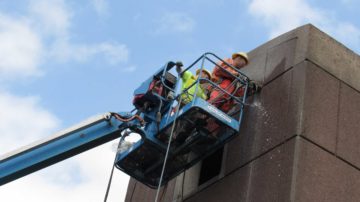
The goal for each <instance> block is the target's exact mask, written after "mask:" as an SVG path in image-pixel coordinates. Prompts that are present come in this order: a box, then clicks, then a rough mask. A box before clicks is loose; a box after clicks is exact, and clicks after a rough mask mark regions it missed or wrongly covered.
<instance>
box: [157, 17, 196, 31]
mask: <svg viewBox="0 0 360 202" xmlns="http://www.w3.org/2000/svg"><path fill="white" fill-rule="evenodd" d="M157 23H158V28H157V30H156V31H155V33H156V34H163V33H171V32H180V33H186V32H191V31H193V29H194V28H195V24H196V23H195V21H194V19H192V18H191V17H190V16H188V15H187V14H185V13H176V12H173V13H166V14H164V15H163V16H162V17H161V19H160V20H159V21H158V22H157Z"/></svg>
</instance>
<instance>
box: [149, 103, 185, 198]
mask: <svg viewBox="0 0 360 202" xmlns="http://www.w3.org/2000/svg"><path fill="white" fill-rule="evenodd" d="M179 103H181V96H180V99H179ZM179 108H180V104H178V105H177V107H176V113H175V119H174V122H173V124H172V128H171V133H170V137H169V143H168V145H167V148H166V153H165V159H164V164H163V167H162V170H161V175H160V180H159V185H158V188H157V190H156V197H155V202H158V197H159V193H160V188H161V182H162V180H163V177H164V172H165V167H166V162H167V158H168V156H169V151H170V145H171V140H172V136H173V134H174V129H175V125H176V119H177V117H178V115H179Z"/></svg>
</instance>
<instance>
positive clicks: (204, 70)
mask: <svg viewBox="0 0 360 202" xmlns="http://www.w3.org/2000/svg"><path fill="white" fill-rule="evenodd" d="M200 70H202V71H203V72H204V73H205V74H207V75H208V76H209V80H211V73H210V72H209V71H208V70H206V69H197V70H196V75H199V73H200Z"/></svg>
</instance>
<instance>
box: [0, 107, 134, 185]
mask: <svg viewBox="0 0 360 202" xmlns="http://www.w3.org/2000/svg"><path fill="white" fill-rule="evenodd" d="M133 117H134V116H132V115H131V114H130V113H119V114H117V113H107V114H105V115H101V116H97V117H94V118H92V119H90V120H87V121H86V122H84V123H81V124H79V125H77V126H74V127H72V128H69V129H67V130H65V131H63V132H60V133H58V134H56V135H54V136H52V137H50V138H47V139H46V140H42V141H39V142H36V143H33V144H32V145H28V146H26V147H24V148H21V149H19V150H17V151H14V152H11V153H9V154H6V155H4V156H1V157H0V185H3V184H6V183H8V182H11V181H13V180H16V179H18V178H20V177H23V176H25V175H28V174H30V173H33V172H35V171H37V170H40V169H42V168H45V167H47V166H50V165H52V164H55V163H57V162H59V161H62V160H64V159H67V158H69V157H72V156H74V155H77V154H79V153H81V152H84V151H86V150H89V149H91V148H94V147H96V146H99V145H101V144H104V143H106V142H109V141H111V140H114V139H116V138H118V137H120V136H121V131H123V130H124V129H126V128H131V127H134V126H140V125H141V120H140V118H138V119H137V118H133Z"/></svg>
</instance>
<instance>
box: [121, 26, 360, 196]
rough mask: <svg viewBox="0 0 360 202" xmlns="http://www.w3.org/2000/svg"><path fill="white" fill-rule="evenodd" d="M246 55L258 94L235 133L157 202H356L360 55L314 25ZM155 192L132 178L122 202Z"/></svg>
mask: <svg viewBox="0 0 360 202" xmlns="http://www.w3.org/2000/svg"><path fill="white" fill-rule="evenodd" d="M249 56H250V65H249V66H248V67H246V68H245V69H244V71H245V72H246V73H247V74H248V75H249V76H250V78H253V79H254V80H256V81H259V82H260V83H262V84H263V90H262V91H261V93H260V94H258V95H256V96H254V97H251V98H249V103H253V104H252V106H248V107H247V108H246V113H245V117H244V122H243V125H242V127H241V130H240V134H239V135H238V136H237V137H236V138H235V139H233V140H232V141H231V142H229V143H228V144H227V145H225V147H224V148H223V149H222V150H219V151H217V152H216V153H215V154H214V155H212V156H210V157H208V158H207V159H206V160H204V161H203V162H200V163H199V164H197V165H195V166H194V167H192V168H191V169H189V170H187V171H186V172H185V173H184V174H181V175H179V176H178V177H177V178H175V179H174V180H172V181H170V182H169V183H168V185H167V186H165V187H164V188H163V189H162V190H161V192H160V198H161V201H186V202H200V201H206V202H218V201H222V202H232V201H256V202H257V201H267V202H268V201H306V202H308V201H360V146H359V145H360V132H359V131H360V57H359V56H358V55H357V54H355V53H354V52H352V51H351V50H349V49H348V48H346V47H345V46H343V45H342V44H340V43H339V42H337V41H335V40H334V39H333V38H331V37H330V36H328V35H326V34H325V33H323V32H322V31H320V30H319V29H317V28H316V27H314V26H312V25H304V26H302V27H299V28H297V29H295V30H292V31H290V32H288V33H285V34H283V35H281V36H279V37H277V38H275V39H273V40H271V41H269V42H267V43H265V44H264V45H261V46H260V47H258V48H256V49H254V50H253V51H251V52H250V53H249ZM204 168H206V169H204ZM155 194H156V190H153V189H150V188H148V187H146V186H144V185H142V184H141V183H139V182H136V181H135V180H133V179H131V180H130V183H129V186H128V192H127V196H126V201H128V202H140V201H141V202H144V201H154V199H155Z"/></svg>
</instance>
